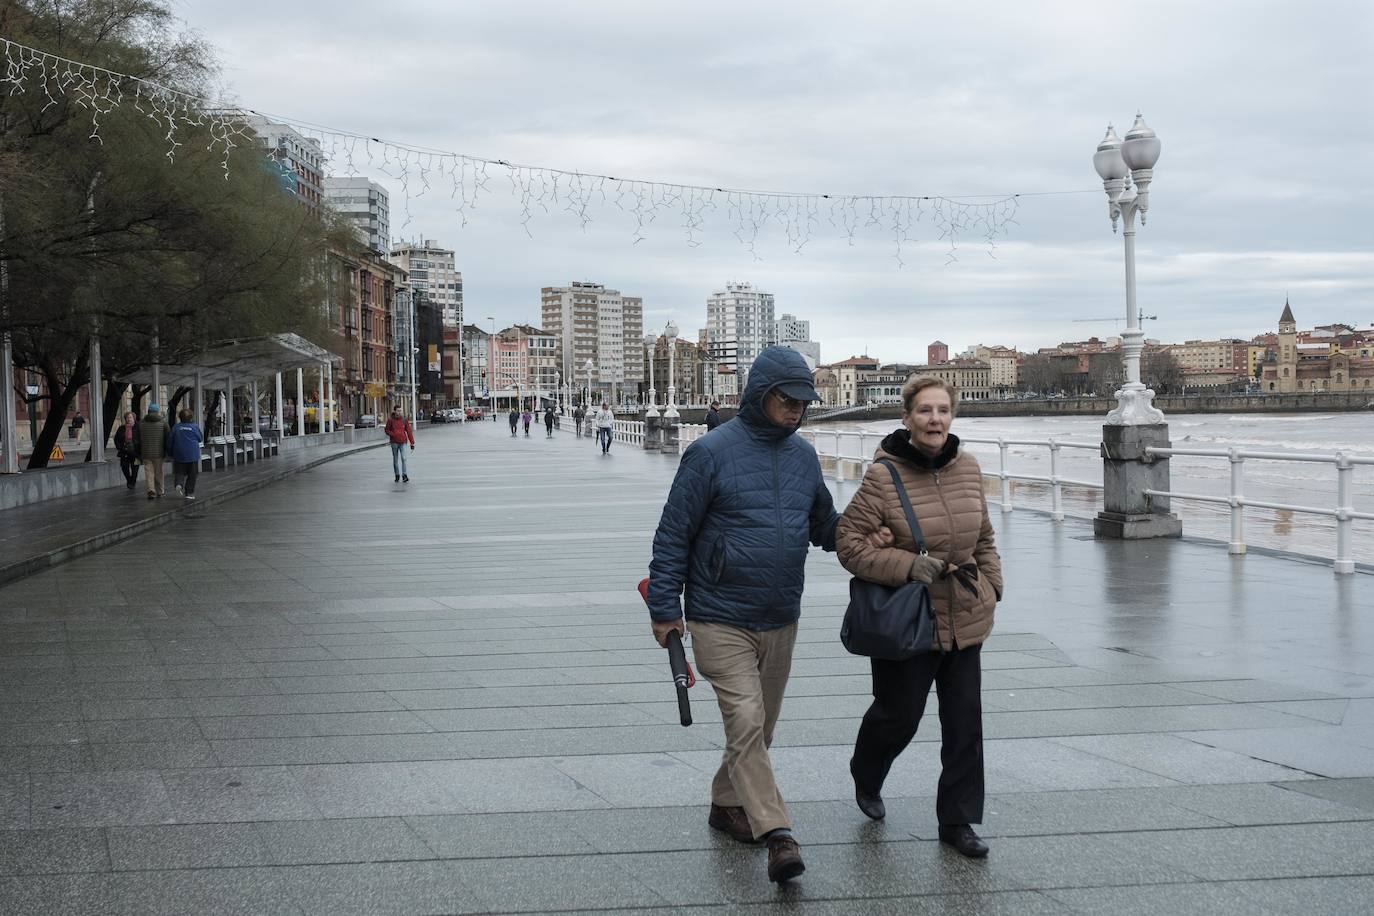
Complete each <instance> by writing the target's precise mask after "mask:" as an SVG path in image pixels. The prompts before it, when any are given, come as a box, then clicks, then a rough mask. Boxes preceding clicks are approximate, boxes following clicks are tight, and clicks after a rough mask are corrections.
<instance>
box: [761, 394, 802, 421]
mask: <svg viewBox="0 0 1374 916" xmlns="http://www.w3.org/2000/svg"><path fill="white" fill-rule="evenodd" d="M805 409H806V402H805V401H798V400H794V399H793V398H789V397H788V396H787V395H785V394H783V393H782V392H781V391H779V390H778V389H776V388H774V389H773V390H772V391H770V392H768V395H767V396H766V397H765V398H764V399H763V414H764V416H766V417H767V418H768V422H770V423H772V424H773V425H774V426H783V427H793V426H796V425H797V424H798V423H800V422H801V417H802V411H803V410H805Z"/></svg>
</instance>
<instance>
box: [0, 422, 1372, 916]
mask: <svg viewBox="0 0 1374 916" xmlns="http://www.w3.org/2000/svg"><path fill="white" fill-rule="evenodd" d="M421 439H422V442H424V443H425V447H424V448H422V449H419V450H417V452H416V455H417V456H419V457H417V460H416V463H415V464H414V466H413V467H412V470H413V472H414V473H413V474H412V481H411V483H410V484H408V485H395V484H393V482H392V480H391V474H390V466H389V463H388V462H387V461H386V460H385V455H384V454H382V453H380V452H378V453H370V452H362V453H359V454H357V455H353V456H351V457H344V458H340V459H338V460H335V461H332V462H330V463H328V464H325V465H321V466H319V467H316V468H314V469H311V470H309V471H306V472H303V473H300V474H296V475H294V476H292V477H291V478H290V479H289V480H284V481H281V482H278V483H276V484H274V485H273V486H272V487H271V488H269V489H265V490H260V491H258V492H255V493H250V494H248V495H244V496H242V497H240V498H238V499H236V500H234V501H233V502H227V503H221V504H217V505H214V506H206V507H200V508H199V509H198V511H197V512H195V513H184V514H181V515H179V517H178V518H177V519H175V520H174V521H172V522H171V523H170V524H168V525H167V526H165V527H163V528H160V529H158V530H156V531H151V532H149V533H147V534H144V535H142V536H140V537H138V538H135V539H131V540H127V541H124V542H121V543H119V544H117V545H115V546H112V547H109V548H108V549H105V550H103V551H101V552H99V553H95V554H90V555H87V556H84V557H81V558H79V559H76V560H73V561H72V562H70V563H67V564H65V565H63V566H62V567H59V568H57V569H54V570H49V571H45V572H40V573H38V574H36V575H33V576H29V577H28V578H25V579H22V580H19V581H17V582H13V583H10V584H8V585H6V586H4V587H0V912H6V913H9V912H15V913H28V912H34V913H39V912H63V913H65V912H77V913H80V912H90V913H102V914H103V913H123V912H128V913H140V914H142V913H163V912H168V913H170V912H176V913H179V914H180V913H201V912H205V913H213V912H264V913H274V914H275V913H331V914H332V913H388V912H394V913H423V912H436V913H466V912H567V911H572V910H577V911H579V912H617V913H621V914H624V913H635V912H644V913H665V912H670V911H674V910H678V909H681V910H682V911H690V912H692V913H694V914H698V916H701V914H716V913H730V914H735V913H745V914H749V913H757V914H765V913H767V914H779V913H810V914H827V916H829V914H844V916H849V914H851V913H855V912H873V913H891V914H902V916H907V914H925V913H960V914H981V913H997V914H1009V913H1016V914H1020V913H1032V914H1036V913H1068V912H1088V913H1100V912H1119V913H1135V912H1141V913H1146V912H1148V913H1154V912H1180V913H1186V912H1208V913H1228V912H1244V913H1261V914H1262V913H1269V912H1287V913H1302V914H1303V916H1311V914H1313V913H1316V912H1347V911H1352V912H1353V911H1357V910H1351V909H1350V904H1351V902H1352V901H1355V902H1356V903H1359V902H1361V901H1363V900H1364V899H1366V898H1367V897H1368V896H1369V894H1370V892H1371V888H1370V884H1369V882H1370V880H1371V878H1370V876H1371V875H1374V862H1372V861H1370V853H1369V850H1370V849H1374V833H1371V831H1374V791H1372V790H1371V789H1370V787H1369V782H1370V780H1371V779H1374V770H1371V769H1370V766H1371V764H1370V763H1369V761H1370V760H1374V632H1371V631H1370V629H1369V628H1368V627H1365V626H1364V625H1363V624H1362V623H1360V622H1359V621H1361V620H1362V619H1363V618H1362V617H1361V616H1360V614H1361V612H1362V605H1359V603H1358V598H1359V596H1360V595H1361V594H1362V593H1363V591H1366V590H1367V585H1368V582H1369V581H1370V580H1369V575H1368V573H1367V572H1364V571H1361V572H1360V573H1359V574H1357V576H1356V577H1354V579H1353V580H1337V578H1336V577H1334V576H1332V575H1331V573H1330V571H1329V570H1328V569H1325V568H1323V567H1321V566H1320V565H1315V564H1311V563H1306V562H1297V561H1292V560H1288V559H1285V558H1283V557H1281V556H1274V555H1260V554H1254V555H1251V556H1247V557H1244V558H1234V557H1229V556H1228V555H1227V554H1226V552H1225V550H1224V548H1221V549H1219V548H1216V547H1214V546H1211V545H1208V544H1205V543H1199V542H1196V541H1188V540H1185V541H1181V542H1148V543H1118V542H1103V543H1098V542H1094V541H1093V540H1092V537H1091V531H1090V528H1089V527H1088V526H1087V525H1086V524H1084V523H1083V522H1081V521H1076V520H1072V519H1070V520H1066V521H1065V522H1063V523H1053V522H1051V521H1050V520H1049V519H1047V518H1045V517H1044V516H1041V515H1037V514H1034V513H1027V512H1021V511H1018V512H1016V513H1013V514H1010V515H1003V514H1001V513H995V514H994V518H993V522H994V525H995V527H996V529H997V533H998V538H999V542H1000V544H1001V546H1002V552H1003V562H1004V567H1005V571H1006V579H1007V582H1008V590H1007V600H1006V601H1005V602H1004V603H1003V605H1002V606H1001V607H999V609H998V624H997V629H996V630H995V632H994V634H993V636H992V638H991V639H990V640H989V642H988V643H987V645H986V646H985V649H984V655H983V658H984V668H985V674H984V709H985V714H984V731H985V735H986V738H987V740H986V745H985V756H986V761H987V782H988V789H989V795H988V799H987V804H986V817H985V823H984V825H983V826H982V828H981V829H982V832H983V833H984V835H985V836H987V837H988V838H989V839H990V841H991V843H992V847H993V852H992V856H991V857H990V858H989V859H988V860H987V861H984V862H969V861H967V860H964V859H962V858H960V857H958V856H957V855H956V854H954V853H953V852H951V851H950V850H949V849H947V848H945V847H942V846H941V845H939V844H938V843H937V842H935V837H936V826H937V825H936V818H935V798H934V795H935V787H936V784H937V781H938V776H939V769H940V765H939V746H938V742H939V728H938V714H939V704H938V702H936V698H935V697H934V696H932V697H931V698H930V701H929V702H928V704H927V710H926V719H925V721H924V722H923V724H922V726H921V729H920V732H919V733H918V735H917V737H916V740H915V741H914V743H913V744H912V746H911V747H910V748H908V749H907V750H906V752H905V753H904V754H903V755H902V756H901V757H900V758H899V759H898V761H897V763H896V765H895V766H894V768H893V772H892V775H891V777H890V778H889V780H888V783H887V785H885V786H884V795H885V797H886V799H887V802H888V811H889V814H888V817H887V819H886V820H885V821H883V822H882V823H875V822H872V821H869V820H868V819H867V818H865V817H863V816H862V814H860V812H858V810H857V809H856V807H855V805H854V802H853V797H852V785H851V784H850V781H849V777H848V772H847V761H848V756H849V754H850V752H851V749H852V742H853V739H854V733H855V730H856V729H857V725H858V720H859V717H860V716H861V715H862V713H863V711H864V709H865V708H866V707H867V704H868V702H869V699H870V683H869V676H868V666H867V663H866V662H865V661H864V660H863V659H861V658H856V657H854V656H851V655H849V654H847V653H846V652H845V651H844V650H843V648H842V647H840V646H839V644H838V641H837V639H836V633H837V632H838V628H839V621H840V618H841V616H842V614H843V611H844V601H845V595H846V593H847V587H848V585H847V584H848V578H849V577H848V574H847V573H846V572H845V571H844V570H842V569H841V568H840V567H839V566H838V564H837V563H836V562H835V559H834V557H833V556H832V555H829V554H825V553H823V552H821V551H814V552H813V554H812V555H811V557H810V558H809V560H808V568H807V576H808V580H807V581H808V588H807V593H806V597H805V599H804V601H803V615H802V621H801V625H800V627H799V633H798V644H797V652H796V662H795V664H794V669H793V676H792V678H791V681H790V682H789V686H788V693H787V699H786V701H785V703H784V705H783V711H782V717H781V719H780V721H779V724H778V728H777V733H776V736H775V742H774V745H773V748H772V752H771V755H772V758H773V761H774V765H775V769H776V772H777V774H778V778H779V784H780V787H781V790H782V792H783V794H784V796H785V797H786V798H787V800H788V803H789V805H790V807H791V809H792V814H793V818H794V822H795V827H796V830H797V835H798V838H799V840H800V841H801V842H802V844H803V848H804V855H805V857H806V861H807V865H808V870H807V872H806V874H805V875H804V876H803V878H802V879H801V880H800V881H798V882H795V883H794V885H793V886H791V887H788V888H782V889H779V888H776V887H773V886H772V885H770V884H769V883H768V882H767V881H766V879H765V877H764V875H763V863H764V860H765V858H766V853H765V851H764V850H763V849H762V848H761V847H751V846H742V845H740V844H737V843H735V841H733V840H730V839H728V838H727V837H724V836H723V835H721V834H720V833H718V832H716V831H713V830H710V829H709V828H708V827H707V826H706V823H705V820H706V813H707V808H706V806H707V802H708V800H709V785H710V780H711V778H712V776H713V774H714V773H715V771H716V769H717V767H718V766H719V764H720V754H721V750H720V749H721V745H722V743H723V735H722V732H721V726H720V716H719V711H718V709H717V708H716V704H715V702H714V699H713V697H712V694H711V692H710V686H709V684H707V683H705V682H702V683H701V684H699V685H698V686H697V687H696V688H695V689H694V690H693V692H692V701H693V709H694V713H695V718H696V724H695V725H693V726H692V727H691V728H687V729H684V728H682V727H681V726H680V725H678V724H677V709H676V703H675V700H674V696H673V691H672V686H671V684H670V682H669V680H668V672H667V665H666V659H665V657H664V655H663V653H662V651H661V650H660V649H658V648H657V647H656V646H654V645H653V643H652V642H651V638H650V636H649V634H648V626H647V620H646V617H645V613H644V610H643V606H642V603H641V602H640V600H639V598H638V596H637V595H635V594H634V592H633V586H634V583H635V582H637V581H638V580H639V578H641V577H642V576H643V575H644V570H645V568H646V565H647V561H648V556H649V541H650V537H651V536H652V532H653V529H654V525H655V523H656V522H657V517H658V512H659V510H660V508H661V505H662V500H663V498H664V495H665V493H666V490H667V487H668V485H669V483H670V480H671V474H672V471H673V468H674V464H675V463H674V461H673V460H672V459H671V458H666V457H664V456H661V455H646V454H644V453H643V452H640V451H637V450H634V449H630V448H625V447H622V446H617V448H616V449H614V450H613V452H612V455H610V456H608V457H604V458H603V457H602V456H600V455H599V454H598V453H597V452H596V450H595V449H593V448H591V447H590V445H589V443H587V442H586V441H585V440H582V441H579V440H577V439H575V438H572V437H570V436H568V435H566V434H561V435H560V436H559V437H555V438H554V439H550V440H543V439H540V438H538V437H532V438H531V439H530V440H528V441H526V440H523V439H515V440H512V439H510V438H509V437H508V436H503V435H502V434H501V430H500V428H499V424H490V425H487V424H465V425H462V426H457V425H455V426H454V427H452V428H443V427H440V428H438V429H435V430H429V429H423V430H421ZM431 446H433V447H431ZM264 464H266V463H264ZM834 489H835V492H836V495H837V498H838V500H839V501H840V503H841V504H843V502H844V501H845V500H846V499H847V498H848V496H849V494H850V493H852V490H853V484H842V485H835V487H834ZM341 494H346V496H345V497H341ZM201 509H204V510H206V511H201ZM169 563H173V564H175V566H176V570H177V573H176V575H173V574H172V573H171V567H170V566H169ZM131 570H137V571H140V573H141V575H140V576H139V577H137V578H136V579H131V578H130V571H131ZM245 571H252V573H253V574H249V575H245ZM1351 582H1354V583H1355V584H1357V585H1360V586H1362V587H1361V588H1352V587H1351V584H1350V583H1351ZM112 583H113V584H112ZM1260 598H1263V599H1264V600H1262V601H1261V600H1259V599H1260ZM1284 606H1301V607H1302V608H1303V609H1304V612H1303V618H1302V620H1301V621H1300V622H1297V621H1290V620H1288V619H1286V618H1285V616H1284V615H1283V614H1282V613H1281V612H1279V611H1271V610H1268V608H1275V607H1279V608H1282V607H1284Z"/></svg>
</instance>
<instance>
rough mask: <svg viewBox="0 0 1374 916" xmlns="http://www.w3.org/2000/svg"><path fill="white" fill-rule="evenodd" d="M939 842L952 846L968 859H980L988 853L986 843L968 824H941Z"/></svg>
mask: <svg viewBox="0 0 1374 916" xmlns="http://www.w3.org/2000/svg"><path fill="white" fill-rule="evenodd" d="M940 842H941V843H944V844H945V845H946V846H953V847H954V849H955V850H956V851H957V852H958V853H959V854H960V855H965V856H968V857H969V858H970V859H981V858H983V857H984V856H986V855H987V854H988V844H987V843H984V842H983V840H982V838H981V837H979V836H978V834H976V833H974V832H973V828H972V827H970V826H969V825H968V824H941V825H940Z"/></svg>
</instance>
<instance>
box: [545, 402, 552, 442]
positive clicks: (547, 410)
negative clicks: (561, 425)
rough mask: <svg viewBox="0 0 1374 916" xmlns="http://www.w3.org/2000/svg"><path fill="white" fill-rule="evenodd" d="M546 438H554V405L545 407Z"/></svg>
mask: <svg viewBox="0 0 1374 916" xmlns="http://www.w3.org/2000/svg"><path fill="white" fill-rule="evenodd" d="M544 438H545V439H552V438H553V407H547V408H545V409H544Z"/></svg>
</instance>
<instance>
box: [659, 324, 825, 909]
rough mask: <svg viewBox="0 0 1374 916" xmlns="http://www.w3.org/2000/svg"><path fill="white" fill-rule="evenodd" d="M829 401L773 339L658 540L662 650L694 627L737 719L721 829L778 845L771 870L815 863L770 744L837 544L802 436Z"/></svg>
mask: <svg viewBox="0 0 1374 916" xmlns="http://www.w3.org/2000/svg"><path fill="white" fill-rule="evenodd" d="M817 400H820V397H819V395H818V394H817V393H816V389H815V388H814V387H813V385H812V382H811V370H809V369H808V368H807V366H806V361H805V360H804V359H802V357H801V355H800V354H798V353H797V352H796V351H795V350H790V349H787V348H785V347H769V348H767V349H766V350H764V351H763V352H762V353H760V354H759V357H758V359H757V360H755V361H754V365H753V368H751V369H750V370H749V382H748V385H747V387H746V389H745V392H744V397H743V398H742V400H741V403H740V410H739V415H738V416H736V417H735V418H734V419H733V420H731V421H729V422H728V423H723V424H721V426H720V427H719V429H718V430H716V431H715V432H714V433H712V434H711V435H709V436H706V437H704V438H702V439H699V440H697V441H696V442H694V443H693V444H692V445H691V446H690V447H689V448H688V449H687V451H686V452H685V453H684V454H683V456H682V461H681V463H680V464H679V466H678V472H677V477H676V478H675V479H674V481H673V486H672V490H671V491H670V492H669V494H668V503H667V505H666V506H664V509H663V517H662V519H661V520H660V521H659V523H658V531H657V532H656V533H655V535H654V553H653V561H652V562H651V563H650V564H649V614H650V617H651V618H652V620H653V631H654V636H655V638H656V639H657V640H658V641H659V644H660V645H663V644H665V642H666V640H667V638H668V633H669V632H670V631H672V630H678V631H679V632H682V631H683V630H684V623H683V609H682V607H681V605H680V597H681V596H682V594H683V590H684V588H685V590H686V621H687V623H688V624H689V625H690V627H691V633H692V651H693V655H694V657H695V658H696V663H697V670H698V671H699V672H701V674H702V676H704V677H705V678H707V679H708V680H710V682H711V686H712V688H714V690H715V692H716V700H717V702H718V703H719V704H720V711H721V716H722V718H723V720H724V725H725V754H724V758H723V759H722V761H721V765H720V769H719V771H718V772H717V773H716V776H715V779H714V780H713V781H712V783H711V814H710V817H709V818H708V820H707V823H709V824H710V826H712V827H713V828H715V829H717V830H720V831H723V832H724V833H726V834H728V835H730V836H731V837H734V838H735V839H736V840H739V841H740V842H743V843H755V842H758V841H760V840H763V841H766V842H767V845H768V878H769V880H771V881H775V882H783V881H787V880H790V879H792V878H795V877H796V876H798V875H800V874H801V873H802V872H803V871H804V870H805V865H803V863H802V858H801V850H800V848H799V847H798V845H797V842H796V840H795V839H794V838H793V836H792V817H791V815H790V814H789V813H788V811H787V805H786V803H784V802H783V799H782V794H781V793H780V792H779V791H778V787H777V784H776V782H775V781H774V778H773V766H772V763H771V761H770V760H769V757H768V748H769V745H771V744H772V741H773V727H774V725H775V724H776V722H777V720H778V714H779V712H780V711H781V709H782V697H783V690H784V688H785V687H786V686H787V678H788V675H789V674H790V673H791V668H792V646H793V644H794V643H795V642H796V639H797V619H798V617H799V616H800V614H801V595H802V584H803V570H804V567H805V565H806V556H807V552H808V549H809V548H808V545H809V544H815V545H816V546H818V547H823V548H824V549H826V550H832V551H833V550H834V549H835V525H836V523H837V522H838V520H839V516H838V515H837V514H836V512H835V506H834V503H833V501H832V500H831V497H830V491H829V490H827V489H826V487H825V482H824V481H823V480H822V479H821V468H820V463H819V462H818V461H817V459H816V450H815V449H814V448H812V446H811V444H810V443H809V442H807V441H806V440H804V439H802V438H801V437H800V436H796V435H793V434H794V433H795V432H796V430H797V427H798V425H799V424H800V423H801V419H802V415H803V414H804V413H805V410H806V405H807V402H809V401H817Z"/></svg>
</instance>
